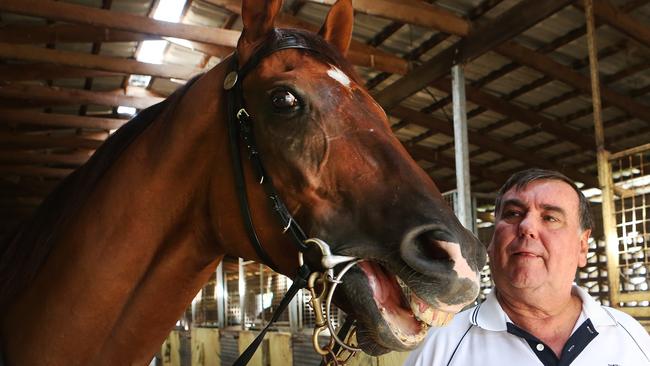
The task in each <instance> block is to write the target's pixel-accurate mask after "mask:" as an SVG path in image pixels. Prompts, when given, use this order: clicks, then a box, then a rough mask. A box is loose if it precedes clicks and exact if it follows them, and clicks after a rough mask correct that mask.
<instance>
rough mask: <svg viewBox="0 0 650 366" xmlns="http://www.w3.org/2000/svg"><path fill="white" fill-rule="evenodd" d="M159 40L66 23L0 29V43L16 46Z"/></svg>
mask: <svg viewBox="0 0 650 366" xmlns="http://www.w3.org/2000/svg"><path fill="white" fill-rule="evenodd" d="M159 39H162V37H161V36H157V35H154V34H146V33H137V32H127V31H120V30H115V29H110V28H106V27H93V26H91V25H80V24H68V23H55V24H49V25H25V24H6V25H3V26H2V27H1V28H0V42H6V43H16V44H30V43H31V44H34V43H36V44H43V43H59V42H75V43H94V42H141V41H147V40H159Z"/></svg>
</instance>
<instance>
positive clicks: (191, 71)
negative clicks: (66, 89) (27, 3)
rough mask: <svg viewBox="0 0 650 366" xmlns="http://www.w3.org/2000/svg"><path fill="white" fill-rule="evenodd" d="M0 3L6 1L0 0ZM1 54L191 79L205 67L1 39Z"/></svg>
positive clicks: (74, 65) (16, 58)
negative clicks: (161, 62) (148, 60)
mask: <svg viewBox="0 0 650 366" xmlns="http://www.w3.org/2000/svg"><path fill="white" fill-rule="evenodd" d="M0 4H3V3H2V2H0ZM0 57H1V58H8V59H13V60H20V61H30V62H43V61H46V62H49V63H54V64H59V65H64V66H72V67H82V68H87V69H93V70H101V71H111V72H118V73H125V74H138V75H151V76H156V77H161V78H168V79H169V78H176V79H183V80H188V79H190V78H191V77H192V76H194V75H196V74H198V73H200V72H201V71H202V70H200V69H196V68H189V67H185V66H179V65H154V64H149V63H144V62H139V61H136V60H128V59H124V58H120V57H109V56H97V55H90V54H87V53H79V52H69V51H60V50H52V49H47V48H42V47H32V46H23V45H15V44H9V43H0Z"/></svg>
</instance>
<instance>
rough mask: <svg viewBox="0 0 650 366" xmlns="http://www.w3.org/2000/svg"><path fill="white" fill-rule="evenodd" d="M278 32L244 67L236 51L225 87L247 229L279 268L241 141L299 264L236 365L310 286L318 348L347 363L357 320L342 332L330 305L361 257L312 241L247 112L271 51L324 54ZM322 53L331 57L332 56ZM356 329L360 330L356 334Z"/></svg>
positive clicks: (332, 360)
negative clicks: (313, 254)
mask: <svg viewBox="0 0 650 366" xmlns="http://www.w3.org/2000/svg"><path fill="white" fill-rule="evenodd" d="M273 35H274V37H272V39H271V42H266V43H264V45H263V46H262V47H260V48H259V49H257V50H256V51H255V53H254V54H253V55H252V56H251V58H250V59H249V60H248V61H247V62H246V63H245V64H244V65H242V67H238V62H237V54H236V53H235V54H234V55H233V56H232V63H231V70H232V71H230V72H229V73H228V74H227V75H226V78H225V79H224V84H223V88H224V89H225V91H226V97H227V105H228V111H227V113H228V118H227V119H228V135H229V141H230V153H231V157H232V162H233V168H234V177H235V187H236V190H237V196H238V199H239V203H240V205H239V206H240V210H241V215H242V218H243V220H244V225H245V227H246V233H247V235H248V238H249V240H250V242H251V244H252V246H253V248H254V249H255V252H256V253H257V255H258V257H259V258H260V259H261V260H262V261H263V262H264V263H265V264H267V265H268V266H269V267H271V268H272V269H273V270H275V271H276V272H279V271H278V267H277V266H276V265H275V263H274V262H273V260H272V259H271V257H270V256H269V254H268V253H267V252H266V250H264V247H263V246H262V243H261V242H260V240H259V237H258V235H257V233H256V231H255V225H254V224H253V219H252V217H251V212H250V207H249V203H248V202H249V201H248V196H247V193H246V181H245V177H244V171H243V166H242V158H241V153H240V146H239V142H238V141H239V140H240V139H241V141H242V142H243V143H244V145H245V146H246V150H247V151H248V158H249V160H250V161H251V164H253V169H254V171H255V173H256V175H257V178H258V182H259V184H261V185H262V186H263V187H264V191H265V193H266V195H267V196H268V198H269V200H270V201H271V206H272V209H273V211H274V212H275V213H276V214H277V216H278V217H279V219H280V223H281V224H282V232H283V233H286V232H287V231H288V232H290V233H291V237H292V238H293V242H294V245H295V246H296V248H297V249H298V253H299V268H298V270H297V273H296V276H295V277H294V278H293V282H292V284H291V287H290V288H289V290H288V291H287V293H286V294H285V295H284V297H283V298H282V300H281V301H280V304H279V306H278V308H277V309H276V310H275V311H274V312H273V315H272V316H271V320H270V321H269V322H268V324H267V325H266V326H265V327H264V328H263V329H262V330H261V331H260V333H259V334H258V336H257V337H256V338H255V340H254V341H253V342H252V343H251V344H250V345H249V346H248V348H246V350H245V351H244V352H243V353H242V354H241V355H240V356H239V358H238V359H237V360H236V361H235V363H234V364H233V365H234V366H244V365H247V364H248V362H249V361H250V359H251V358H252V357H253V354H254V353H255V351H256V350H257V348H258V347H259V345H260V344H261V343H262V341H263V339H264V336H265V334H266V332H267V331H268V330H269V327H270V326H271V325H272V324H273V323H274V322H275V321H276V320H277V319H278V318H279V317H280V315H281V314H282V313H283V312H284V310H285V309H286V308H287V306H288V305H289V303H290V301H291V299H293V297H294V296H295V295H296V294H297V293H298V291H299V290H300V289H302V288H307V289H308V290H309V292H310V294H311V300H310V304H311V306H312V308H313V309H314V313H315V316H316V324H315V328H314V332H313V336H312V343H313V345H314V349H315V350H316V352H317V353H318V354H320V355H321V356H322V357H323V364H328V365H342V364H345V362H346V361H347V360H348V359H350V358H351V357H352V356H353V355H354V353H355V352H357V351H359V350H360V349H359V348H358V347H356V346H354V345H351V344H350V343H349V342H350V341H349V338H350V337H349V336H347V335H348V331H349V329H350V328H351V327H352V320H351V319H350V318H348V319H346V321H345V323H344V324H343V326H342V327H341V329H340V331H339V335H338V336H337V335H336V333H335V331H334V326H333V324H332V322H331V318H330V304H331V301H332V295H333V294H334V290H335V289H336V286H337V285H338V284H340V283H341V278H342V277H343V275H344V274H345V272H347V271H348V270H349V269H350V268H351V267H352V266H354V265H355V264H357V263H358V262H359V261H360V260H359V259H357V258H355V257H348V256H338V255H333V254H332V253H331V251H330V248H329V245H327V243H325V242H324V241H323V240H321V239H317V238H312V239H308V238H307V236H306V235H305V232H304V231H303V230H302V228H301V227H300V225H299V224H298V223H297V222H296V220H294V218H293V216H292V215H291V213H290V212H289V211H288V210H287V207H286V205H285V204H284V202H283V201H282V199H281V198H280V196H279V195H278V193H277V191H276V189H275V187H274V185H273V182H272V180H271V177H270V176H268V175H267V174H266V172H265V170H264V166H263V164H262V160H261V157H260V154H259V150H258V149H257V144H256V143H255V138H254V134H253V130H252V128H253V119H252V117H251V116H250V114H249V113H248V112H247V111H246V108H245V102H244V94H243V81H244V78H245V77H246V75H248V73H249V72H250V71H251V70H253V69H254V68H255V67H256V66H257V65H258V64H259V63H260V61H261V60H262V59H264V58H265V57H267V56H269V55H270V54H272V53H274V52H277V51H280V50H285V49H302V50H305V51H309V52H313V53H318V54H319V55H322V54H321V53H319V52H318V51H317V50H315V49H314V48H312V47H310V46H309V44H307V42H306V41H305V40H304V39H302V38H300V37H297V36H295V35H293V34H290V33H283V32H281V31H278V30H276V31H275V32H274V33H273ZM322 56H325V57H327V56H326V55H322ZM309 245H312V246H316V247H318V248H319V249H320V253H321V263H320V265H321V267H322V268H323V269H324V270H323V272H316V271H312V270H311V269H310V268H309V267H308V265H307V264H306V263H305V261H304V259H303V254H304V253H305V252H306V251H307V249H308V248H309ZM343 263H347V265H346V266H345V267H344V269H343V270H342V271H341V272H340V273H339V274H338V276H335V275H334V267H335V266H336V265H338V264H343ZM317 286H320V288H321V289H322V291H321V292H320V293H319V294H317V293H316V288H317ZM323 304H324V305H325V308H326V311H325V313H323V309H322V305H323ZM326 329H327V330H329V332H330V340H329V342H328V343H327V344H326V345H325V346H321V345H320V344H319V342H318V336H319V335H320V334H321V333H322V332H323V331H325V330H326ZM353 333H354V331H352V333H350V334H353ZM346 342H347V343H346ZM344 354H345V355H344Z"/></svg>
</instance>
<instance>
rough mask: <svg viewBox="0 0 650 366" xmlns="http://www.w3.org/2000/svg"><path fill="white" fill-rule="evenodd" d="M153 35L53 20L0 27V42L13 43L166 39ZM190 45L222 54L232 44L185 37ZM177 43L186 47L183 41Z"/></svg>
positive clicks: (226, 53) (200, 50)
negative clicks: (42, 23) (198, 40)
mask: <svg viewBox="0 0 650 366" xmlns="http://www.w3.org/2000/svg"><path fill="white" fill-rule="evenodd" d="M166 38H167V37H161V36H157V35H152V34H147V33H138V32H128V31H120V30H115V29H110V28H106V27H93V26H89V25H84V24H68V23H64V24H61V23H55V24H50V25H46V26H42V25H7V26H3V27H2V28H0V42H6V43H14V44H41V43H46V44H55V43H64V42H70V43H103V42H141V41H146V40H159V39H166ZM189 42H190V45H191V48H192V49H193V50H195V51H199V52H202V53H204V54H206V55H210V56H217V57H221V58H223V57H225V56H227V55H228V54H230V53H231V52H232V50H233V48H232V47H226V46H219V45H213V44H209V43H203V42H196V41H189ZM176 44H177V45H179V46H181V47H186V46H185V44H179V43H176Z"/></svg>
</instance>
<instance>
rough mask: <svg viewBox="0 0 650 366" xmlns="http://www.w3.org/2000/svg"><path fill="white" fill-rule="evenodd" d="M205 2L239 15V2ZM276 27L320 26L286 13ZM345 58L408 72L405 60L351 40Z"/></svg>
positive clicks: (317, 28) (230, 0)
mask: <svg viewBox="0 0 650 366" xmlns="http://www.w3.org/2000/svg"><path fill="white" fill-rule="evenodd" d="M205 1H206V2H208V3H210V4H213V5H216V6H219V7H221V8H224V9H226V10H228V11H231V12H233V13H235V14H239V15H241V0H205ZM276 25H277V26H279V27H285V28H301V29H307V30H310V31H313V32H317V31H318V30H319V29H320V25H316V24H312V23H309V22H306V21H304V20H301V19H299V18H297V17H295V16H292V15H290V14H287V13H280V14H278V16H277V18H276ZM346 57H347V59H348V60H349V61H350V62H351V63H352V64H354V65H357V66H363V67H370V68H374V69H377V70H380V71H384V72H390V73H393V74H400V75H404V74H406V72H407V71H408V70H409V66H408V62H407V61H406V60H404V59H402V58H400V57H398V56H395V55H393V54H390V53H388V52H385V51H382V50H379V49H377V48H375V47H371V46H369V45H366V44H363V43H361V42H359V41H355V40H352V42H351V43H350V49H349V50H348V54H347V56H346Z"/></svg>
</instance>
